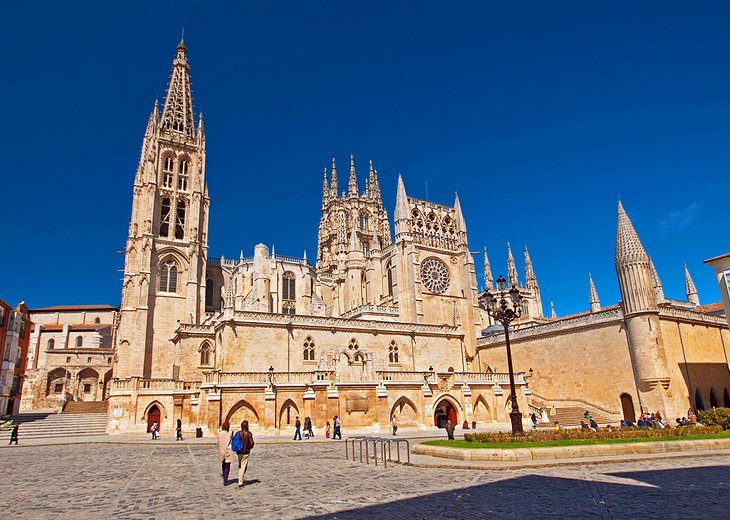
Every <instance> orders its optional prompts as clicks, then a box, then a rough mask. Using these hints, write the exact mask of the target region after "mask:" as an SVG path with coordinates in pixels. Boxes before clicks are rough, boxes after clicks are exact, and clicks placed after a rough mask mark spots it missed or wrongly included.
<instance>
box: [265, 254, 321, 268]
mask: <svg viewBox="0 0 730 520" xmlns="http://www.w3.org/2000/svg"><path fill="white" fill-rule="evenodd" d="M271 259H272V260H276V261H280V262H289V263H291V264H297V265H303V266H305V267H313V266H312V264H310V263H309V261H308V260H306V259H304V258H296V257H293V256H283V255H271Z"/></svg>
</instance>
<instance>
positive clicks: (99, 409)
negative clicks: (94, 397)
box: [63, 401, 109, 414]
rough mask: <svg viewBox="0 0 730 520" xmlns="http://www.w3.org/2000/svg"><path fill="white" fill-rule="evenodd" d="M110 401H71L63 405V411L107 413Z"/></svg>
mask: <svg viewBox="0 0 730 520" xmlns="http://www.w3.org/2000/svg"><path fill="white" fill-rule="evenodd" d="M108 408H109V401H69V402H68V403H66V406H64V407H63V413H66V414H71V413H106V412H107V410H108Z"/></svg>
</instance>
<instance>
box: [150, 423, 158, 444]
mask: <svg viewBox="0 0 730 520" xmlns="http://www.w3.org/2000/svg"><path fill="white" fill-rule="evenodd" d="M150 432H152V440H153V441H154V440H156V439H157V421H155V422H153V423H152V428H150Z"/></svg>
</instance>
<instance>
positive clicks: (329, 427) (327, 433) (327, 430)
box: [324, 421, 332, 439]
mask: <svg viewBox="0 0 730 520" xmlns="http://www.w3.org/2000/svg"><path fill="white" fill-rule="evenodd" d="M331 433H332V425H330V422H329V421H327V427H326V428H325V430H324V436H325V437H326V438H327V439H329V438H330V434H331Z"/></svg>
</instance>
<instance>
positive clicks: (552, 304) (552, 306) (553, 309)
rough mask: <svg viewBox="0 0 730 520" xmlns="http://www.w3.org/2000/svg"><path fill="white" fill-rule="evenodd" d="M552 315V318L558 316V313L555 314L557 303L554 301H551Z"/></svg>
mask: <svg viewBox="0 0 730 520" xmlns="http://www.w3.org/2000/svg"><path fill="white" fill-rule="evenodd" d="M550 317H551V318H557V317H558V315H557V314H555V304H554V303H553V302H550Z"/></svg>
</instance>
